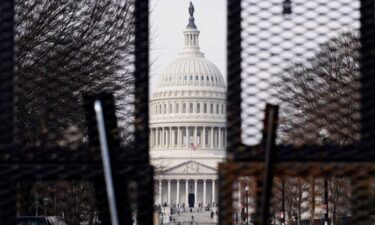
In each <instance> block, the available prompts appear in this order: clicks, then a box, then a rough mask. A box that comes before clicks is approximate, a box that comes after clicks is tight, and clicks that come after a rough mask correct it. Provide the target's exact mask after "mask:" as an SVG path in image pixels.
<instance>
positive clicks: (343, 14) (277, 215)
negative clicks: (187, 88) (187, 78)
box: [219, 0, 375, 225]
mask: <svg viewBox="0 0 375 225" xmlns="http://www.w3.org/2000/svg"><path fill="white" fill-rule="evenodd" d="M374 8H375V5H374V1H367V0H363V1H346V0H335V1H328V2H327V1H319V0H314V1H302V0H283V1H282V0H280V1H276V0H268V1H256V0H234V1H228V103H227V105H228V117H227V123H228V137H227V138H228V149H227V156H228V158H227V162H225V163H222V164H220V166H219V177H220V179H219V180H220V193H219V196H220V200H221V201H220V222H219V224H253V223H254V224H281V225H284V224H297V225H301V224H334V225H337V224H374V221H375V220H374V215H375V214H374V213H375V212H374V203H375V201H374V200H375V198H374V191H375V189H374V187H375V183H374V180H373V172H374V167H373V159H374V156H375V152H374V150H373V149H374V140H375V139H374V132H373V130H374V129H373V128H374V123H373V122H372V121H374V116H373V112H374V104H373V101H374V97H373V96H374V94H373V88H372V86H373V84H374V79H375V78H374V75H375V61H374V60H375V57H374V56H375V23H374V22H375V16H374ZM267 103H270V104H273V105H277V106H272V105H268V106H267V107H266V104H267ZM265 109H266V113H263V111H264V110H265ZM275 110H276V111H277V110H278V113H277V114H276V115H273V116H272V115H270V112H272V111H275ZM270 122H272V123H270ZM262 134H263V135H262Z"/></svg>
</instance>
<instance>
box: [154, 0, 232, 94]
mask: <svg viewBox="0 0 375 225" xmlns="http://www.w3.org/2000/svg"><path fill="white" fill-rule="evenodd" d="M189 2H190V0H151V4H150V6H151V16H150V26H151V37H150V39H151V40H150V41H151V46H150V54H151V57H150V61H151V63H152V65H151V77H152V78H151V91H154V89H155V87H156V84H157V79H158V77H159V75H160V72H161V70H162V69H163V68H164V67H165V66H167V65H168V63H170V62H171V61H173V60H174V59H175V58H176V57H177V56H178V54H179V53H180V51H181V50H182V47H183V44H184V43H183V40H184V39H183V33H182V32H183V30H184V29H185V27H186V25H187V24H188V20H189V11H188V8H189ZM192 2H193V4H194V7H195V13H194V17H195V24H196V25H197V27H198V29H199V30H200V32H201V33H200V36H199V38H200V47H201V51H202V52H203V53H205V56H206V58H207V59H209V60H210V61H212V62H213V63H214V64H215V65H216V66H217V67H218V68H219V70H220V71H221V73H222V74H223V76H224V78H225V79H226V1H225V0H193V1H192Z"/></svg>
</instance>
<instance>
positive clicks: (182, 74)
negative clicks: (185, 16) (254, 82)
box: [157, 2, 226, 91]
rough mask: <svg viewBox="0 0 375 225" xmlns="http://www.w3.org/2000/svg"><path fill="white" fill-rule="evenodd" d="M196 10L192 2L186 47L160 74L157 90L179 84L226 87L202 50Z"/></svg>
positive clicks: (185, 39)
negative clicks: (196, 21)
mask: <svg viewBox="0 0 375 225" xmlns="http://www.w3.org/2000/svg"><path fill="white" fill-rule="evenodd" d="M194 11H195V10H194V6H193V4H192V3H191V2H190V6H189V14H190V17H189V22H188V25H187V26H186V29H185V30H184V31H183V34H184V37H185V38H184V47H183V49H182V52H181V53H180V54H179V55H178V57H177V58H176V59H175V60H174V61H172V62H171V63H170V64H169V65H167V66H166V67H165V69H164V70H163V71H162V73H161V74H160V78H159V83H158V87H157V91H164V89H165V88H169V87H178V86H187V87H192V86H208V87H213V88H214V87H216V88H220V89H222V90H225V88H226V86H225V82H224V79H223V77H222V75H221V73H220V71H219V69H218V68H217V67H216V66H215V64H213V63H212V62H211V61H209V60H208V59H206V58H205V56H204V54H203V53H202V52H201V51H200V48H199V34H200V31H199V30H198V28H197V26H196V24H195V18H194Z"/></svg>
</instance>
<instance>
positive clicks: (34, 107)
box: [0, 0, 153, 225]
mask: <svg viewBox="0 0 375 225" xmlns="http://www.w3.org/2000/svg"><path fill="white" fill-rule="evenodd" d="M0 6H1V7H0V9H1V20H0V28H1V31H2V32H1V39H0V41H1V49H2V53H1V57H2V60H1V68H0V69H1V78H0V79H1V81H2V82H1V85H0V92H1V99H0V108H1V112H0V119H1V122H2V125H1V128H0V149H1V151H0V224H15V223H16V221H18V222H19V223H22V221H21V220H27V219H31V220H34V222H36V220H39V219H43V220H44V219H56V220H58V219H59V218H63V219H64V220H65V222H67V224H69V225H73V224H82V223H87V224H110V223H114V222H115V221H114V219H116V218H117V219H118V221H119V224H133V223H137V224H151V223H152V216H153V215H152V213H153V211H152V210H153V208H152V204H153V195H152V193H153V189H152V187H153V180H152V177H153V168H152V167H151V166H150V165H149V161H148V160H149V159H148V132H146V131H147V128H148V114H147V113H148V2H147V1H131V0H130V1H126V0H125V1H116V0H113V1H112V0H108V1H86V0H83V1H74V2H61V1H16V2H13V1H11V0H6V1H3V2H2V3H0ZM96 103H100V104H99V105H100V106H101V107H102V110H103V115H102V117H103V118H104V121H103V124H104V127H103V128H104V129H102V130H100V129H99V125H100V119H99V117H98V111H97V110H94V109H95V108H94V106H95V104H96ZM3 125H4V126H3ZM101 132H102V134H103V135H100V134H101ZM103 140H106V141H107V143H106V144H103V143H105V142H103ZM103 146H105V147H107V148H108V149H109V155H108V160H105V159H104V158H102V157H101V153H102V154H103V152H104V151H103V149H104V147H103ZM104 161H108V162H109V167H108V168H109V169H108V170H105V168H104V166H103V162H104ZM107 171H109V172H108V173H107ZM105 173H106V174H105ZM108 174H109V175H111V176H110V177H112V179H109V180H110V181H111V183H112V184H113V185H112V188H113V193H114V197H113V196H111V195H110V194H109V190H110V188H109V186H111V185H109V184H110V182H108V180H107V179H105V178H107V177H109V176H107V175H108ZM109 196H110V197H109ZM111 199H112V200H115V201H114V207H115V208H116V209H117V212H116V211H113V205H112V203H111V201H110V200H111ZM36 216H39V217H36ZM47 216H48V218H47ZM50 217H51V218H50ZM135 221H136V222H135Z"/></svg>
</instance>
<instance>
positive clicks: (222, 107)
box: [221, 104, 224, 114]
mask: <svg viewBox="0 0 375 225" xmlns="http://www.w3.org/2000/svg"><path fill="white" fill-rule="evenodd" d="M221 114H224V104H222V105H221Z"/></svg>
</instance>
